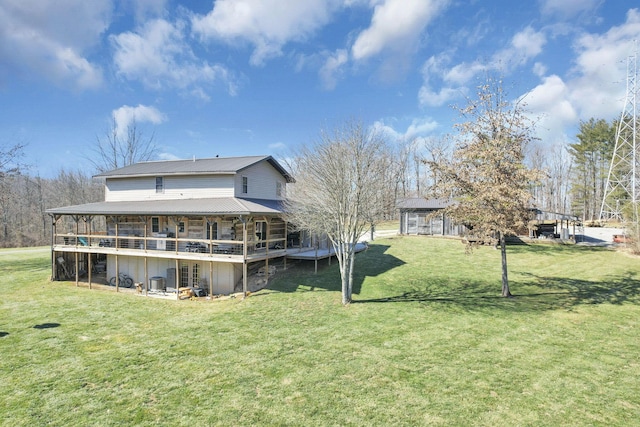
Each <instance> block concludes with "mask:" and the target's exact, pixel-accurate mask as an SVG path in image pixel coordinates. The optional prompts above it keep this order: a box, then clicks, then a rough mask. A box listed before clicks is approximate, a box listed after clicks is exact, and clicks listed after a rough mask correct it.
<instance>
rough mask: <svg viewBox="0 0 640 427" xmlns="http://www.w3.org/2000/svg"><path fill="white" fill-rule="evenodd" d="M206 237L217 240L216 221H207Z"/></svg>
mask: <svg viewBox="0 0 640 427" xmlns="http://www.w3.org/2000/svg"><path fill="white" fill-rule="evenodd" d="M207 239H211V240H218V223H217V222H207Z"/></svg>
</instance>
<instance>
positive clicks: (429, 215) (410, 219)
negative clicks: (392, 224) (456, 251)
mask: <svg viewBox="0 0 640 427" xmlns="http://www.w3.org/2000/svg"><path fill="white" fill-rule="evenodd" d="M451 203H452V202H450V201H448V200H443V199H426V198H423V197H412V198H406V199H401V200H399V201H398V202H397V203H396V206H397V207H398V209H399V211H400V234H422V235H433V236H459V235H461V234H462V233H463V231H464V228H465V227H464V226H463V225H458V224H454V223H453V221H452V220H451V219H450V218H448V217H447V216H446V215H445V214H444V213H443V212H442V213H440V214H437V212H438V211H442V210H443V209H444V208H446V207H447V206H449V205H451Z"/></svg>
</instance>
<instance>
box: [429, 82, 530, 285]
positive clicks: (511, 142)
mask: <svg viewBox="0 0 640 427" xmlns="http://www.w3.org/2000/svg"><path fill="white" fill-rule="evenodd" d="M477 96H478V99H477V100H469V103H468V105H467V106H466V107H464V108H459V109H458V111H459V113H460V116H461V118H462V119H463V121H462V123H459V124H457V125H456V128H457V130H458V131H459V137H458V138H459V139H458V142H457V144H456V147H455V151H454V152H453V156H452V158H451V159H449V160H447V161H442V162H440V163H436V162H430V166H431V167H432V169H433V170H435V171H437V173H438V176H439V177H440V180H439V183H438V184H439V185H438V186H437V187H435V196H436V197H444V198H451V199H453V200H455V202H456V203H454V204H453V205H451V206H450V207H448V208H446V213H448V214H449V215H450V216H451V217H452V218H453V219H454V220H457V221H458V222H459V223H464V224H467V225H468V226H469V227H472V232H473V235H474V237H476V238H477V239H479V240H473V239H468V242H469V245H470V246H469V248H471V247H472V246H473V245H475V244H478V242H479V241H482V240H485V241H486V240H487V239H492V238H494V236H497V238H498V241H499V245H500V249H501V260H502V296H505V297H507V296H511V292H510V290H509V280H508V276H507V252H506V244H505V236H506V235H510V234H516V233H517V232H518V230H519V229H521V228H524V227H525V226H526V224H527V221H528V219H529V212H530V208H531V202H532V200H531V194H530V192H529V188H530V185H531V183H532V182H533V181H535V180H536V179H537V176H538V173H537V171H535V170H533V169H528V168H527V167H526V165H525V163H524V153H525V149H526V146H527V145H528V144H529V143H530V142H531V141H533V140H534V139H535V138H534V137H533V136H532V131H533V124H532V123H531V121H530V120H529V119H527V117H526V115H525V114H524V110H523V108H524V107H523V104H522V103H521V102H519V101H517V102H515V103H510V102H508V101H507V99H506V96H505V93H504V91H503V88H502V82H501V81H496V80H492V79H487V83H486V84H484V85H482V86H480V87H479V90H478V94H477Z"/></svg>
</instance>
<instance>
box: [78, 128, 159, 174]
mask: <svg viewBox="0 0 640 427" xmlns="http://www.w3.org/2000/svg"><path fill="white" fill-rule="evenodd" d="M154 138H155V134H153V133H152V134H151V136H150V137H148V138H145V137H144V135H143V132H142V131H141V130H140V129H139V128H138V125H137V123H136V121H135V120H133V121H132V122H131V123H129V125H127V128H126V130H125V132H122V131H121V129H119V127H118V124H117V123H116V121H115V120H114V121H113V123H112V126H111V128H110V129H109V130H107V132H105V136H104V138H100V137H96V140H97V144H96V145H95V147H94V149H93V150H92V151H93V155H91V156H87V159H88V160H89V161H90V162H91V163H92V164H93V165H94V166H95V167H96V169H97V170H98V171H99V172H105V171H108V170H112V169H117V168H121V167H123V166H129V165H132V164H134V163H137V162H144V161H147V160H152V159H153V158H154V157H155V156H156V154H157V153H158V147H157V146H156V144H155V141H154Z"/></svg>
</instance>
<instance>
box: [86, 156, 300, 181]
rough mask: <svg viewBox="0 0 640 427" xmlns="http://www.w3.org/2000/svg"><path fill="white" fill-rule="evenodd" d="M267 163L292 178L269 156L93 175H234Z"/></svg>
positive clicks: (155, 164)
mask: <svg viewBox="0 0 640 427" xmlns="http://www.w3.org/2000/svg"><path fill="white" fill-rule="evenodd" d="M262 161H267V162H269V164H271V166H273V167H274V168H275V169H276V170H277V171H278V172H280V174H282V176H284V177H285V178H286V180H287V182H294V179H293V177H292V176H291V175H290V174H289V172H287V170H286V169H285V168H283V167H282V166H281V165H280V163H278V162H277V161H276V160H275V159H274V158H273V157H271V156H245V157H214V158H211V159H196V158H194V159H191V160H162V161H149V162H140V163H135V164H133V165H129V166H124V167H122V168H118V169H114V170H111V171H107V172H103V173H100V174H98V175H95V177H96V178H130V177H140V176H158V175H165V176H166V175H220V174H223V175H224V174H236V173H238V172H240V171H242V170H244V169H246V168H248V167H249V166H252V165H255V164H256V163H260V162H262Z"/></svg>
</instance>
